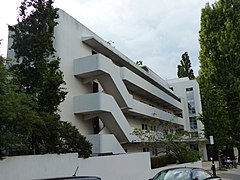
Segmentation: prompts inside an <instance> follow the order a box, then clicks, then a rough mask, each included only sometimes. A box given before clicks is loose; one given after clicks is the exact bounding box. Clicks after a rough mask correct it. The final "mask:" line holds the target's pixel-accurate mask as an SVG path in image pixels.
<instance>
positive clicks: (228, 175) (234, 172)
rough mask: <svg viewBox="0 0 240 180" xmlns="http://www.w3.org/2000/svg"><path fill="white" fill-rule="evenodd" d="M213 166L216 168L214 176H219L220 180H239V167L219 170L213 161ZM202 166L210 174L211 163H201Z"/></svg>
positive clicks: (216, 163) (216, 162)
mask: <svg viewBox="0 0 240 180" xmlns="http://www.w3.org/2000/svg"><path fill="white" fill-rule="evenodd" d="M214 164H215V167H216V174H217V176H220V177H221V178H222V180H240V165H238V166H237V168H231V169H224V170H219V168H218V165H219V163H218V161H215V162H214ZM202 165H203V168H204V169H206V170H208V171H210V172H212V170H211V167H212V162H211V161H207V162H203V164H202Z"/></svg>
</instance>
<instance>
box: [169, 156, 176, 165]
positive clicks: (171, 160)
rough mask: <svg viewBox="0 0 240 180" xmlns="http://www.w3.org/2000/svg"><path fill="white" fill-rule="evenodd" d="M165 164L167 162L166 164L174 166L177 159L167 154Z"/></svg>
mask: <svg viewBox="0 0 240 180" xmlns="http://www.w3.org/2000/svg"><path fill="white" fill-rule="evenodd" d="M167 162H168V164H176V162H177V158H176V157H175V156H173V155H172V154H168V155H167Z"/></svg>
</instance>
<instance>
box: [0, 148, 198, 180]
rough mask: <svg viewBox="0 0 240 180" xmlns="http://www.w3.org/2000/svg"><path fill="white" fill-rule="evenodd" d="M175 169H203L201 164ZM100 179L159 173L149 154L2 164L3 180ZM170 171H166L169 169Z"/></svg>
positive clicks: (138, 178) (139, 179) (142, 179)
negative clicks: (152, 164) (153, 166)
mask: <svg viewBox="0 0 240 180" xmlns="http://www.w3.org/2000/svg"><path fill="white" fill-rule="evenodd" d="M175 166H193V167H202V163H201V162H199V161H198V162H195V163H187V164H180V165H173V166H167V167H175ZM77 168H78V170H77V173H76V176H81V175H82V176H84V175H86V176H99V177H101V179H102V180H146V179H149V178H151V177H153V176H154V175H155V174H156V173H157V172H158V171H159V170H161V169H163V168H159V169H154V170H151V165H150V154H149V153H146V152H145V153H143V152H142V153H132V154H122V155H113V156H100V157H91V158H86V159H82V158H78V155H77V154H76V153H73V154H60V155H57V154H46V155H32V156H15V157H6V158H5V159H4V160H1V161H0V180H14V179H17V180H31V179H42V178H54V177H63V176H64V177H66V176H72V175H73V174H74V173H75V171H76V169H77ZM165 168H166V167H165Z"/></svg>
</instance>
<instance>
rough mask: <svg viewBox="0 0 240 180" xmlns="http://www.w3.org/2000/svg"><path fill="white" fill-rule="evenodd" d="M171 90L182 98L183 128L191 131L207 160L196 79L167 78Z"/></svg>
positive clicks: (203, 156)
mask: <svg viewBox="0 0 240 180" xmlns="http://www.w3.org/2000/svg"><path fill="white" fill-rule="evenodd" d="M168 83H169V86H170V88H171V89H172V90H173V92H174V93H175V94H176V95H178V96H179V97H180V98H181V99H183V101H182V103H183V114H182V115H183V119H185V122H184V123H185V124H184V130H186V131H188V132H192V133H193V134H194V135H193V136H195V137H193V139H195V140H196V143H194V142H192V143H193V144H197V145H198V149H199V151H200V152H201V154H202V158H203V160H207V150H206V143H207V142H206V139H205V137H204V132H203V128H204V125H203V123H202V122H201V121H200V120H199V116H200V114H202V105H201V97H200V89H199V84H198V82H197V81H196V80H189V79H188V78H178V79H172V80H168Z"/></svg>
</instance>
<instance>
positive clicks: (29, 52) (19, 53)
mask: <svg viewBox="0 0 240 180" xmlns="http://www.w3.org/2000/svg"><path fill="white" fill-rule="evenodd" d="M52 4H53V1H51V0H48V1H47V0H23V1H22V4H21V6H20V7H19V17H18V24H17V25H14V26H9V30H10V31H11V38H12V39H13V44H12V46H11V48H12V49H13V50H14V52H15V58H16V59H15V62H14V63H13V65H10V64H7V66H5V65H4V63H6V61H5V60H4V61H3V60H2V59H3V58H2V57H1V63H0V75H1V76H0V92H1V94H0V111H1V114H0V154H1V153H2V154H4V155H19V154H44V153H68V152H78V154H79V156H80V157H89V156H90V154H91V147H92V145H91V144H90V143H89V142H88V141H87V140H86V138H85V137H83V136H82V135H81V134H80V133H79V132H78V130H77V128H76V127H75V126H72V125H71V124H70V123H67V122H62V121H60V116H59V114H58V106H59V104H60V103H61V102H62V101H64V99H65V96H66V92H65V89H64V87H63V85H64V84H65V82H64V80H63V73H62V71H61V70H60V68H59V65H60V58H58V57H56V56H55V49H54V47H53V39H54V37H53V34H54V27H55V26H56V25H57V23H56V22H55V20H56V19H57V18H58V14H57V9H55V8H53V6H52ZM29 9H31V11H29ZM6 67H10V68H9V69H6Z"/></svg>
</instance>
